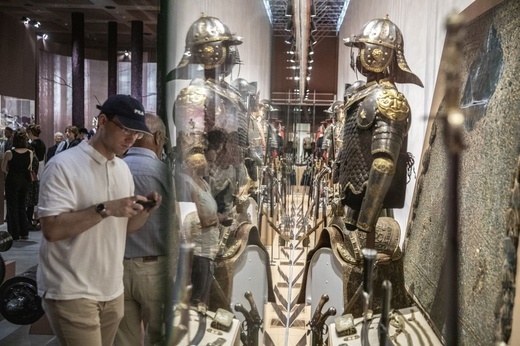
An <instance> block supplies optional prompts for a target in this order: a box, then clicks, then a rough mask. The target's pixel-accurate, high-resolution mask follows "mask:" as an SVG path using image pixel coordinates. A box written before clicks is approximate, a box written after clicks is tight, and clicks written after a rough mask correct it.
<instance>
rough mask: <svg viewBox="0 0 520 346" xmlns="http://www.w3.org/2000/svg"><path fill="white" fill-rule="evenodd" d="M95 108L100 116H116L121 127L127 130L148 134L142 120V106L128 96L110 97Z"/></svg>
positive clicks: (148, 131)
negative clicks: (99, 112)
mask: <svg viewBox="0 0 520 346" xmlns="http://www.w3.org/2000/svg"><path fill="white" fill-rule="evenodd" d="M97 108H98V109H99V110H100V111H101V113H102V114H105V115H107V114H113V115H116V116H117V120H119V122H120V123H121V125H123V126H124V127H125V128H127V129H129V130H134V131H140V132H147V133H150V130H149V129H148V127H147V126H146V122H145V119H144V113H145V112H144V107H143V104H142V103H141V102H140V101H138V100H137V99H135V98H133V97H132V96H130V95H122V94H118V95H113V96H110V97H109V98H108V99H107V100H106V101H105V103H103V105H101V106H99V105H98V106H97Z"/></svg>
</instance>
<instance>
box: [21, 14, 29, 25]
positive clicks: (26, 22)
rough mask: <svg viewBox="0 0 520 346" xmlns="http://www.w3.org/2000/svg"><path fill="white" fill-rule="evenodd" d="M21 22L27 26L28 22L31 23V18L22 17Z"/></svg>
mask: <svg viewBox="0 0 520 346" xmlns="http://www.w3.org/2000/svg"><path fill="white" fill-rule="evenodd" d="M21 21H22V22H23V23H24V24H29V22H30V21H31V18H29V17H25V16H24V17H22V19H21Z"/></svg>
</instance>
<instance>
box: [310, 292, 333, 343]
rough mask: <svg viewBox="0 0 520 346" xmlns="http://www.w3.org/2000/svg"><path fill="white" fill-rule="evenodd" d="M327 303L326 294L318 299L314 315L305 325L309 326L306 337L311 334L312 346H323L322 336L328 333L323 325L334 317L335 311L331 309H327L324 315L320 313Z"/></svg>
mask: <svg viewBox="0 0 520 346" xmlns="http://www.w3.org/2000/svg"><path fill="white" fill-rule="evenodd" d="M328 301H329V296H328V295H327V294H323V295H322V296H321V298H320V301H319V302H318V305H317V306H316V310H314V314H313V315H312V318H311V320H310V321H309V323H308V324H307V325H308V326H309V330H308V331H307V335H309V333H312V336H311V345H312V346H323V345H324V343H323V336H324V335H325V334H327V332H328V327H327V325H326V324H325V321H326V320H327V318H329V317H330V316H334V315H336V309H335V308H333V307H330V308H328V309H327V311H325V312H324V313H323V312H322V311H321V310H323V306H324V305H325V303H327V302H328Z"/></svg>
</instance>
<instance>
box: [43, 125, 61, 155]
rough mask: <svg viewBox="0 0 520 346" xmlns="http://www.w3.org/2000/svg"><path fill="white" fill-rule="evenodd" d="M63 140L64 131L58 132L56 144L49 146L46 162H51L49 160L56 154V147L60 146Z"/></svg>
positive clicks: (55, 139) (55, 135)
mask: <svg viewBox="0 0 520 346" xmlns="http://www.w3.org/2000/svg"><path fill="white" fill-rule="evenodd" d="M62 141H63V133H61V132H59V131H58V132H56V133H55V134H54V145H53V146H52V147H49V149H47V155H46V156H45V163H47V162H49V160H50V159H51V158H52V157H53V156H54V155H56V149H57V148H58V145H60V143H61V142H62Z"/></svg>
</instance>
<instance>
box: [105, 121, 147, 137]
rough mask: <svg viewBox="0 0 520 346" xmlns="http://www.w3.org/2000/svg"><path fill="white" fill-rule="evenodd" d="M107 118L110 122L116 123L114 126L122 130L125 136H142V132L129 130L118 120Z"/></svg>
mask: <svg viewBox="0 0 520 346" xmlns="http://www.w3.org/2000/svg"><path fill="white" fill-rule="evenodd" d="M107 120H108V121H110V122H111V123H114V124H116V126H117V127H119V128H120V129H121V130H122V131H123V133H124V134H125V136H130V135H131V136H134V137H136V138H137V139H141V138H143V136H144V133H143V132H139V131H133V130H129V129H127V128H126V127H124V126H123V125H122V124H121V123H120V122H119V121H114V119H108V118H107Z"/></svg>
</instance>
